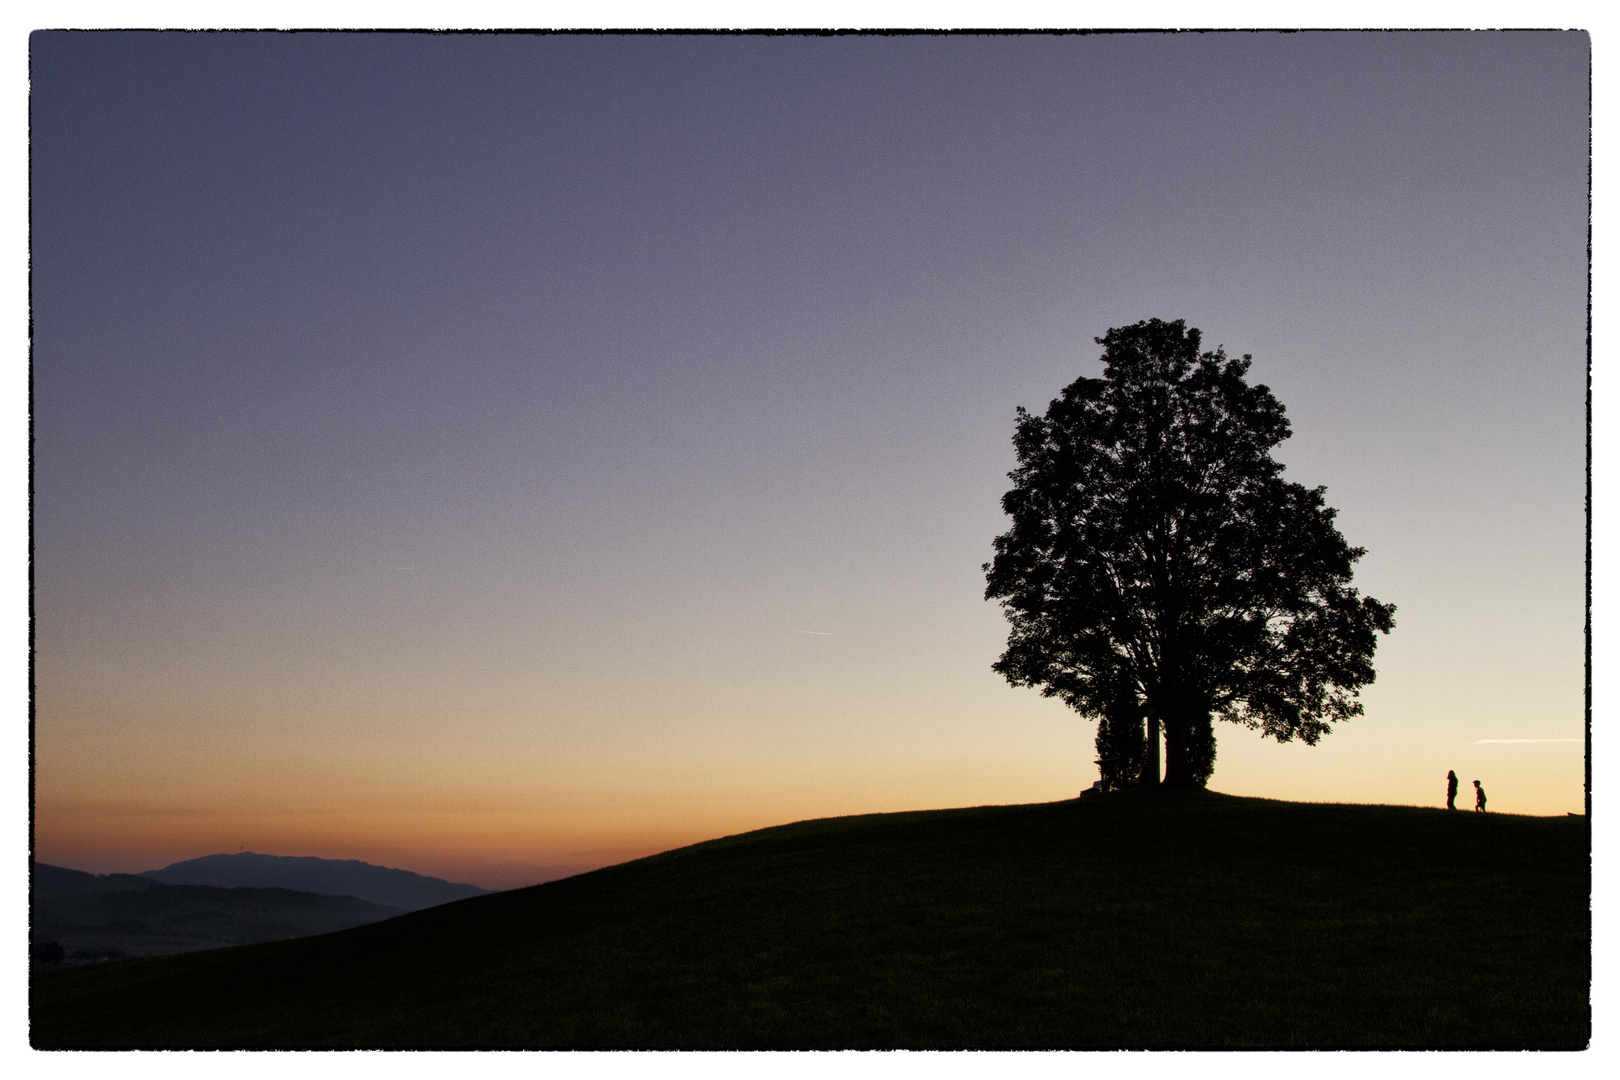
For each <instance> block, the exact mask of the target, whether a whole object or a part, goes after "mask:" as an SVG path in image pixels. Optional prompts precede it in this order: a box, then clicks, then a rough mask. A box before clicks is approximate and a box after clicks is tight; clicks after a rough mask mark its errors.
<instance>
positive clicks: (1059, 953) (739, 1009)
mask: <svg viewBox="0 0 1620 1080" xmlns="http://www.w3.org/2000/svg"><path fill="white" fill-rule="evenodd" d="M1588 851H1589V842H1588V833H1587V824H1586V820H1585V819H1584V818H1528V817H1513V816H1508V815H1489V816H1485V815H1478V814H1473V813H1464V812H1457V813H1447V812H1446V811H1443V810H1425V809H1417V808H1411V807H1378V806H1342V805H1329V804H1300V803H1284V802H1273V801H1268V800H1260V799H1240V798H1235V797H1232V796H1225V795H1216V794H1210V793H1197V794H1182V795H1169V796H1166V795H1161V794H1158V793H1142V794H1138V793H1128V794H1124V795H1117V796H1110V797H1106V798H1103V799H1098V800H1088V801H1086V802H1084V803H1080V802H1061V803H1048V804H1038V805H1031V806H1007V807H982V808H977V809H968V810H942V811H929V812H920V813H910V814H886V815H877V816H867V817H854V818H836V819H828V820H823V821H810V822H801V823H799V824H796V825H788V826H783V827H781V828H775V829H765V830H762V831H760V832H754V833H748V834H745V835H742V836H735V837H728V838H726V839H722V840H715V841H711V842H709V843H705V844H699V845H696V846H694V847H690V848H684V849H681V850H678V851H673V852H666V853H665V854H662V855H657V856H654V857H652V858H649V859H642V860H639V861H637V862H633V863H626V864H624V865H621V866H615V867H609V868H607V869H604V870H599V871H595V872H593V873H590V874H583V875H580V876H578V877H574V878H569V879H567V880H564V881H557V882H551V883H548V884H545V885H540V886H536V887H534V888H531V889H523V890H517V891H513V892H508V893H499V894H495V895H491V896H483V897H476V898H473V899H470V900H464V901H460V902H458V903H454V904H448V905H445V906H443V907H438V908H433V909H430V910H427V911H421V912H416V913H413V914H410V915H404V916H401V917H399V918H395V919H391V920H389V921H387V922H383V923H376V924H373V925H370V926H363V927H359V928H356V929H353V930H348V931H344V932H342V933H338V934H332V935H327V936H324V937H318V938H304V939H300V940H297V941H290V942H279V943H275V944H268V945H253V946H246V947H243V948H237V949H225V950H219V951H215V952H205V953H192V954H188V955H184V956H171V957H160V958H156V959H151V960H132V961H124V962H119V963H111V964H104V965H97V966H95V967H90V968H79V969H64V970H52V971H46V972H43V973H41V974H39V975H37V976H36V977H35V979H34V985H33V1000H32V1025H33V1026H32V1038H33V1043H34V1045H35V1046H37V1047H42V1048H43V1047H91V1046H115V1047H132V1046H138V1047H158V1046H196V1047H204V1046H224V1047H248V1046H275V1047H294V1046H331V1047H451V1046H522V1047H579V1048H583V1047H739V1048H740V1047H768V1048H788V1047H823V1048H843V1047H889V1046H901V1047H1120V1046H1127V1047H1213V1046H1268V1047H1280V1046H1411V1047H1437V1046H1477V1047H1580V1046H1583V1045H1585V1043H1586V1041H1587V1039H1588V1038H1589V1035H1590V1030H1591V1024H1590V1012H1589V1008H1588V998H1587V988H1588V981H1589V973H1590V952H1589V947H1588V937H1589V926H1590V915H1589V906H1588V896H1589V892H1590V889H1589V870H1588V867H1589V859H1588Z"/></svg>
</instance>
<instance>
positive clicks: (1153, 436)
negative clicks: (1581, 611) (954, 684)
mask: <svg viewBox="0 0 1620 1080" xmlns="http://www.w3.org/2000/svg"><path fill="white" fill-rule="evenodd" d="M1096 340H1097V343H1098V344H1099V345H1102V346H1103V349H1104V351H1103V355H1102V360H1103V362H1104V364H1105V365H1106V366H1105V368H1104V372H1103V377H1102V378H1100V379H1093V378H1085V377H1082V378H1079V379H1076V380H1075V381H1074V382H1072V383H1070V384H1069V385H1068V386H1067V387H1065V388H1064V389H1063V392H1062V395H1061V396H1060V397H1058V398H1057V399H1055V400H1054V401H1053V402H1052V403H1051V406H1050V407H1049V408H1048V409H1047V410H1046V415H1045V416H1035V415H1032V414H1031V413H1029V412H1028V411H1026V410H1025V409H1023V408H1022V407H1020V408H1019V409H1018V420H1017V432H1016V434H1015V436H1014V440H1013V441H1014V447H1015V449H1016V450H1017V454H1018V467H1017V468H1016V469H1015V470H1013V471H1012V472H1011V473H1009V474H1008V477H1009V479H1011V480H1012V482H1013V486H1012V489H1011V490H1010V491H1008V492H1007V494H1006V495H1005V496H1004V497H1003V498H1002V508H1003V509H1004V510H1005V511H1006V513H1007V515H1008V516H1009V517H1010V518H1011V519H1012V527H1011V528H1010V529H1009V530H1008V531H1007V532H1006V533H1004V534H1003V535H1001V536H998V537H997V538H996V540H995V553H996V554H995V559H994V561H993V562H990V563H986V564H985V566H984V570H985V573H986V578H987V582H988V584H987V587H986V589H985V598H986V599H993V600H999V601H1000V602H1001V605H1002V608H1003V610H1004V611H1005V613H1006V615H1007V618H1008V620H1009V622H1010V623H1011V632H1010V634H1009V635H1008V639H1007V649H1006V652H1005V653H1003V654H1002V656H1001V659H1000V660H998V661H997V662H996V663H995V665H994V670H996V671H997V672H999V673H1000V674H1002V675H1003V676H1005V677H1006V678H1007V680H1008V681H1009V682H1011V683H1012V684H1013V685H1015V686H1031V687H1038V688H1040V689H1041V691H1042V693H1044V694H1045V695H1047V696H1049V697H1050V696H1056V697H1058V698H1061V699H1062V700H1063V701H1064V702H1065V703H1067V704H1068V705H1069V706H1070V707H1071V708H1073V709H1075V710H1076V711H1077V712H1079V713H1080V714H1081V715H1083V716H1087V717H1091V718H1095V719H1097V720H1098V721H1099V727H1098V740H1097V744H1098V751H1099V755H1098V756H1099V757H1100V758H1102V759H1103V761H1104V765H1103V771H1104V778H1105V779H1108V780H1111V781H1112V782H1114V783H1122V784H1130V783H1152V782H1154V781H1156V780H1157V779H1158V775H1159V759H1158V745H1159V731H1160V729H1161V727H1162V729H1163V732H1164V746H1165V768H1164V779H1163V782H1164V783H1165V784H1168V785H1173V786H1201V785H1203V784H1204V783H1206V782H1207V781H1208V779H1209V775H1210V772H1211V771H1212V770H1213V768H1214V761H1215V737H1214V732H1213V724H1212V721H1213V720H1214V719H1215V718H1217V717H1218V718H1220V719H1224V720H1230V721H1233V722H1236V723H1238V724H1242V725H1243V726H1245V727H1249V728H1252V729H1256V730H1258V731H1260V732H1261V733H1262V734H1263V735H1265V736H1269V737H1271V738H1274V739H1277V740H1278V741H1280V742H1288V741H1290V740H1292V739H1296V738H1297V739H1300V740H1302V741H1304V742H1305V743H1307V744H1311V745H1314V744H1315V743H1316V741H1317V740H1318V739H1320V738H1321V737H1322V736H1323V735H1325V734H1327V733H1328V732H1329V731H1331V730H1332V725H1333V724H1334V723H1336V722H1338V721H1341V720H1345V719H1348V718H1349V717H1352V716H1357V715H1359V714H1360V713H1361V711H1362V706H1361V702H1360V701H1359V700H1358V692H1359V690H1360V688H1361V687H1363V686H1365V685H1367V684H1369V683H1371V682H1372V681H1373V677H1374V672H1373V664H1372V659H1373V650H1374V648H1375V645H1376V637H1375V634H1376V633H1378V632H1383V633H1386V634H1387V633H1388V632H1389V631H1390V630H1391V629H1393V628H1394V625H1395V622H1394V613H1395V608H1394V605H1392V604H1385V603H1381V602H1379V601H1377V600H1374V599H1373V598H1371V597H1363V596H1360V595H1359V594H1358V593H1357V591H1356V589H1355V588H1353V587H1352V586H1351V583H1350V581H1351V569H1352V566H1353V564H1354V563H1355V562H1356V560H1357V559H1359V558H1360V557H1361V556H1362V554H1364V551H1365V549H1363V548H1356V547H1351V546H1349V544H1347V543H1346V542H1345V539H1344V537H1343V536H1342V535H1341V534H1340V533H1339V530H1338V529H1337V527H1335V525H1334V516H1335V511H1334V510H1333V509H1332V508H1331V507H1329V506H1328V505H1327V504H1326V501H1325V498H1324V495H1325V491H1326V489H1325V488H1321V487H1316V488H1306V487H1303V486H1302V485H1300V484H1297V483H1292V482H1290V481H1286V480H1284V479H1283V478H1282V472H1283V466H1282V465H1281V464H1280V463H1278V462H1277V461H1275V460H1273V458H1272V456H1271V452H1272V450H1273V448H1274V447H1276V446H1277V445H1278V444H1279V443H1281V442H1282V441H1283V440H1284V439H1286V438H1288V436H1289V435H1290V434H1291V431H1290V428H1289V424H1288V420H1287V419H1286V417H1285V415H1284V410H1283V406H1282V403H1281V402H1280V401H1278V400H1277V398H1276V397H1275V396H1274V395H1273V394H1272V392H1271V391H1270V389H1269V388H1267V387H1266V386H1264V385H1256V386H1250V385H1249V384H1248V382H1247V381H1246V379H1245V376H1246V375H1247V373H1248V370H1249V366H1250V362H1251V360H1252V358H1251V357H1250V356H1248V355H1245V356H1244V357H1243V358H1242V359H1231V358H1229V357H1227V355H1226V353H1225V352H1224V351H1223V350H1222V349H1216V350H1215V351H1214V352H1200V343H1201V334H1200V332H1199V331H1198V330H1197V329H1196V328H1189V327H1187V325H1186V324H1185V322H1184V321H1183V320H1179V319H1178V320H1176V321H1174V322H1164V321H1161V320H1159V319H1149V320H1147V321H1145V322H1140V323H1136V324H1134V325H1132V326H1122V327H1116V328H1114V329H1112V330H1109V331H1108V333H1107V334H1106V335H1104V336H1103V337H1100V338H1097V339H1096ZM1144 725H1145V729H1144ZM1111 770H1112V771H1111Z"/></svg>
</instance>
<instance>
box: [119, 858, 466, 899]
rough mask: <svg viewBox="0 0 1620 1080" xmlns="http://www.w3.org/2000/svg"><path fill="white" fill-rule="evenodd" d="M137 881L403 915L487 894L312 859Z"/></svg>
mask: <svg viewBox="0 0 1620 1080" xmlns="http://www.w3.org/2000/svg"><path fill="white" fill-rule="evenodd" d="M141 876H142V877H148V878H151V879H152V880H154V881H161V882H163V883H164V884H167V885H213V886H216V887H219V888H227V889H231V888H242V887H247V888H255V889H293V890H296V891H298V892H309V893H320V894H322V895H325V896H353V897H357V898H358V899H361V900H365V901H367V902H368V903H372V904H385V905H387V906H389V907H396V908H400V909H401V910H404V911H420V910H421V909H422V908H429V907H436V906H437V905H439V904H448V903H450V902H451V901H452V900H465V899H467V898H468V897H469V896H482V895H483V894H484V893H485V892H487V891H488V890H486V889H480V888H479V887H478V886H476V885H463V884H458V883H456V882H452V881H445V880H444V879H443V878H436V877H427V876H425V875H423V874H413V873H411V872H410V871H409V870H395V869H392V868H390V867H386V866H373V865H372V864H371V863H365V862H361V861H359V860H358V859H319V858H315V857H314V856H299V855H260V854H258V853H256V852H252V851H244V852H239V853H237V854H235V855H204V856H203V857H202V858H199V859H187V860H185V861H184V862H177V863H173V864H171V865H169V866H165V867H164V868H163V869H161V870H148V871H146V872H145V873H144V874H142V875H141Z"/></svg>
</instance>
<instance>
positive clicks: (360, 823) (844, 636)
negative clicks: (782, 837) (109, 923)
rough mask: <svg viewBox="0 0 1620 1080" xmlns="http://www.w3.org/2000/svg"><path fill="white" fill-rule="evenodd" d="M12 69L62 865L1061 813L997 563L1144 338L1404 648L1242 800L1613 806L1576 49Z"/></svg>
mask: <svg viewBox="0 0 1620 1080" xmlns="http://www.w3.org/2000/svg"><path fill="white" fill-rule="evenodd" d="M30 49H31V61H32V71H31V80H32V84H31V105H30V107H31V152H32V174H31V196H32V247H31V254H32V260H33V261H32V268H33V319H34V327H33V332H34V367H33V378H34V402H33V406H34V424H35V444H34V454H35V457H34V485H35V502H34V529H35V533H34V572H35V592H34V600H35V605H36V616H37V622H36V639H35V644H36V654H35V663H36V679H37V689H36V742H35V755H36V757H35V766H36V785H37V787H36V804H35V809H36V818H35V827H36V844H37V856H38V858H39V859H41V860H42V861H45V862H51V863H57V864H60V865H67V866H73V867H77V868H80V869H86V870H94V871H101V872H105V871H108V870H144V869H150V868H152V867H155V866H160V865H163V864H165V863H168V862H171V861H174V860H177V859H182V858H189V857H193V856H197V855H203V854H207V853H210V852H214V851H225V850H231V851H234V850H236V848H237V847H238V846H245V847H247V848H248V849H249V850H254V851H261V852H269V853H274V854H287V855H323V856H328V857H335V858H359V859H365V860H367V861H370V862H378V863H383V864H386V865H392V866H403V867H405V868H407V869H412V870H417V871H419V872H423V873H432V874H437V875H440V876H444V877H450V878H453V879H456V880H463V881H472V882H475V883H477V884H480V885H486V886H489V887H505V886H511V885H519V884H528V883H532V882H534V881H537V880H541V879H543V878H547V877H554V876H558V875H560V874H563V873H568V872H572V871H575V870H578V869H583V868H587V867H590V866H596V865H602V864H604V863H608V862H616V861H620V860H622V859H625V858H630V857H634V856H637V855H642V854H647V853H650V852H652V851H656V850H661V849H664V848H668V847H672V846H676V845H679V844H683V843H689V842H693V841H697V840H701V839H706V838H709V837H712V836H717V835H721V834H724V833H731V832H738V831H742V830H746V829H751V828H756V827H760V826H765V825H772V824H780V823H783V822H787V821H792V820H797V819H800V818H806V817H819V816H826V815H834V814H849V813H861V812H871V811H888V810H904V809H922V808H929V807H940V806H960V805H974V804H982V803H1009V802H1035V801H1045V800H1051V799H1059V798H1067V797H1072V796H1073V795H1074V794H1075V793H1076V792H1077V791H1078V790H1079V789H1080V788H1082V787H1084V786H1086V785H1088V784H1089V783H1090V782H1091V781H1092V780H1093V779H1094V778H1095V776H1096V770H1095V767H1094V766H1093V765H1092V758H1093V757H1094V756H1095V755H1094V753H1093V749H1092V739H1093V736H1094V731H1095V728H1094V725H1093V724H1092V723H1091V722H1089V721H1084V720H1081V719H1079V718H1078V717H1077V716H1075V715H1074V714H1073V713H1071V712H1069V711H1068V710H1067V709H1066V708H1064V707H1063V706H1062V705H1061V704H1060V703H1058V702H1056V701H1051V700H1047V699H1043V698H1041V697H1040V696H1039V694H1038V693H1037V692H1036V691H1032V690H1027V689H1019V690H1015V689H1013V688H1011V687H1009V686H1007V685H1006V684H1005V683H1004V682H1003V681H1002V680H1001V679H1000V678H999V677H998V676H996V675H995V674H994V673H992V672H991V671H990V664H991V663H992V662H993V661H994V660H995V659H996V657H997V656H998V655H999V653H1000V650H1001V647H1002V645H1003V643H1004V640H1005V635H1006V624H1005V621H1004V620H1003V618H1002V616H1001V614H1000V612H999V609H998V608H997V607H996V606H995V605H994V604H991V603H987V602H985V601H984V600H983V599H982V594H983V589H984V583H983V576H982V573H981V571H980V569H979V567H980V564H981V563H983V562H985V561H986V560H987V559H989V558H990V555H991V547H990V542H991V539H992V538H993V537H994V536H995V535H996V534H998V533H999V532H1001V531H1003V530H1004V528H1005V523H1006V519H1005V518H1004V517H1003V516H1002V514H1001V512H1000V508H999V504H998V500H999V498H1000V495H1001V493H1002V492H1003V491H1004V490H1005V489H1006V487H1007V480H1006V475H1005V474H1006V472H1007V471H1008V470H1009V469H1010V468H1011V467H1012V465H1013V453H1012V445H1011V436H1012V431H1013V415H1014V413H1013V410H1014V407H1015V406H1017V405H1025V406H1028V407H1030V408H1031V409H1034V410H1036V411H1040V410H1044V408H1045V406H1046V404H1047V402H1048V401H1049V400H1050V399H1051V398H1052V397H1054V396H1056V394H1057V393H1058V391H1059V390H1060V389H1061V388H1062V386H1063V385H1065V384H1066V383H1068V382H1069V381H1071V380H1072V379H1073V378H1074V377H1075V376H1077V375H1080V374H1093V375H1094V374H1099V373H1100V370H1101V365H1100V364H1099V363H1098V360H1097V357H1098V355H1099V353H1100V351H1101V349H1100V347H1099V346H1097V345H1095V344H1093V342H1092V339H1093V338H1094V337H1097V336H1099V335H1101V334H1102V333H1104V332H1105V331H1106V330H1107V329H1108V328H1109V327H1111V326H1117V325H1123V324H1126V323H1130V322H1135V321H1137V320H1139V319H1143V318H1147V317H1150V316H1159V317H1162V318H1167V319H1172V318H1185V319H1187V320H1188V322H1189V323H1191V324H1192V325H1195V326H1198V327H1201V328H1202V329H1203V330H1204V333H1205V340H1206V342H1207V343H1208V344H1209V345H1210V346H1214V345H1217V344H1224V345H1225V346H1226V347H1227V349H1228V351H1229V352H1233V353H1243V352H1249V353H1253V354H1254V357H1255V360H1254V366H1253V369H1252V371H1251V377H1252V378H1253V379H1254V380H1256V381H1260V382H1265V383H1267V384H1268V385H1270V386H1271V387H1272V389H1273V390H1274V391H1275V392H1276V393H1277V395H1278V396H1279V397H1280V398H1281V400H1282V401H1283V403H1284V404H1285V405H1286V406H1287V408H1288V411H1289V416H1290V418H1291V420H1292V422H1293V425H1294V431H1295V435H1294V438H1293V439H1291V440H1289V441H1288V442H1287V443H1285V444H1284V445H1283V447H1282V448H1281V451H1280V453H1279V457H1280V458H1281V459H1282V460H1283V461H1285V462H1286V463H1287V465H1288V473H1287V475H1288V476H1289V477H1290V478H1291V479H1294V480H1298V481H1300V482H1302V483H1305V484H1307V485H1312V486H1314V485H1316V484H1325V485H1326V486H1327V488H1328V501H1329V503H1330V504H1331V505H1333V506H1335V507H1337V508H1338V509H1339V511H1340V515H1339V524H1340V527H1341V529H1342V530H1343V532H1344V533H1345V535H1346V537H1347V538H1348V539H1349V541H1350V542H1351V543H1353V544H1359V545H1364V546H1366V547H1367V548H1368V554H1367V556H1366V557H1365V558H1364V559H1363V560H1362V562H1361V563H1360V564H1359V569H1358V573H1357V584H1358V585H1359V586H1360V587H1361V588H1362V589H1363V590H1364V591H1365V592H1368V593H1371V594H1372V595H1374V596H1376V597H1378V598H1379V599H1381V600H1386V601H1390V602H1393V603H1395V604H1396V605H1397V607H1398V610H1397V613H1396V623H1397V626H1396V630H1395V632H1394V633H1393V634H1392V635H1391V636H1389V637H1388V638H1383V639H1381V640H1380V644H1379V652H1378V657H1377V661H1376V663H1377V668H1378V672H1379V675H1378V681H1377V682H1376V683H1375V684H1374V685H1373V686H1371V687H1369V688H1367V689H1366V690H1365V691H1364V692H1363V695H1362V696H1363V700H1364V702H1365V703H1366V715H1365V716H1363V717H1360V718H1358V719H1356V720H1354V721H1351V722H1349V723H1347V724H1345V725H1343V726H1341V727H1340V728H1338V729H1337V730H1336V731H1335V732H1334V733H1333V734H1332V735H1330V736H1329V737H1328V738H1327V739H1325V740H1324V741H1323V742H1322V743H1321V744H1320V745H1318V746H1316V747H1313V748H1308V747H1303V746H1299V745H1289V746H1278V745H1276V744H1274V743H1268V742H1264V741H1262V740H1261V739H1260V737H1259V736H1258V735H1256V734H1255V733H1252V732H1249V731H1246V730H1243V729H1241V728H1237V727H1234V726H1232V725H1228V724H1222V725H1218V726H1217V738H1218V740H1219V743H1218V750H1219V756H1218V758H1217V761H1216V767H1215V774H1214V777H1213V779H1212V781H1211V787H1212V788H1214V789H1216V790H1218V791H1226V792H1231V793H1235V794H1245V795H1262V796H1270V797H1277V798H1288V799H1308V800H1334V801H1349V802H1395V803H1413V804H1426V805H1436V804H1438V803H1439V802H1441V801H1442V800H1443V797H1444V779H1445V773H1446V770H1447V769H1456V771H1457V772H1458V775H1459V776H1460V777H1462V779H1463V783H1464V787H1465V789H1466V788H1467V787H1468V786H1469V785H1468V781H1470V780H1473V779H1475V778H1478V779H1480V780H1481V781H1482V782H1483V783H1484V785H1485V787H1486V789H1487V791H1488V792H1489V793H1490V800H1491V808H1492V809H1493V810H1502V811H1508V812H1523V813H1538V814H1561V813H1564V812H1565V811H1568V810H1580V809H1582V807H1583V794H1582V786H1581V785H1582V769H1583V764H1582V762H1583V757H1582V754H1583V748H1582V745H1581V742H1580V741H1579V740H1580V739H1581V737H1582V733H1583V732H1582V670H1583V669H1582V641H1583V636H1582V626H1583V619H1584V611H1583V565H1584V564H1583V558H1584V554H1583V544H1584V520H1585V519H1584V508H1583V501H1582V500H1583V493H1584V483H1585V480H1584V461H1585V456H1584V455H1585V451H1584V447H1585V429H1584V416H1585V413H1584V394H1585V374H1586V368H1585V364H1586V359H1585V333H1586V265H1587V263H1586V213H1587V145H1588V144H1587V131H1588V119H1587V117H1588V111H1587V79H1588V70H1589V69H1588V62H1589V41H1588V38H1587V36H1586V35H1585V34H1579V33H1527V34H1494V33H1475V34H1461V33H1459V34H1384V33H1370V34H1294V35H1265V34H1204V35H1198V34H1186V35H1169V36H1163V35H1118V36H1093V37H1007V38H989V37H910V38H878V37H870V38H833V39H823V38H786V39H779V38H758V37H732V38H701V37H699V38H685V37H668V38H620V37H603V38H597V37H549V38H548V37H517V36H456V37H430V36H387V35H283V36H276V35H251V34H222V35H221V34H215V35H192V34H170V35H150V34H99V35H98V34H50V33H36V34H35V35H33V37H32V38H31V39H30ZM1517 740H1529V741H1517Z"/></svg>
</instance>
